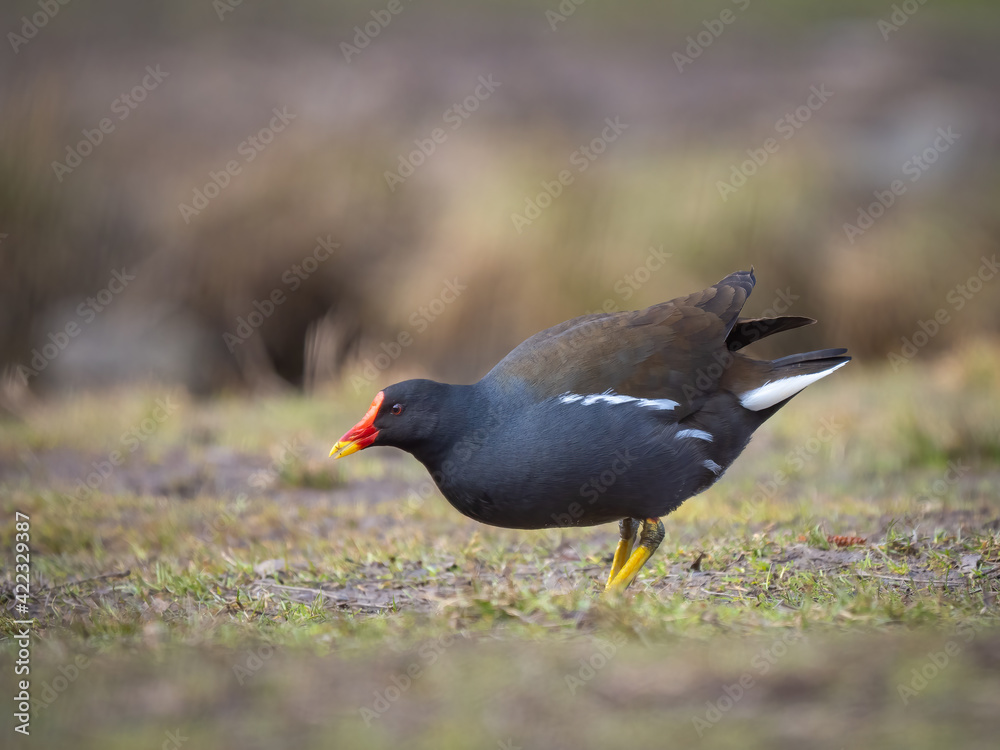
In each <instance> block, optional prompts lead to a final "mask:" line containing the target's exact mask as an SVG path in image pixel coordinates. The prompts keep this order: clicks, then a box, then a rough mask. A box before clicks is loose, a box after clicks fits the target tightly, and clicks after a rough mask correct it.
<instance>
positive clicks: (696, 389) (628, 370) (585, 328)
mask: <svg viewBox="0 0 1000 750" xmlns="http://www.w3.org/2000/svg"><path fill="white" fill-rule="evenodd" d="M754 282H755V278H754V275H753V271H752V270H750V271H739V272H737V273H733V274H730V275H729V276H727V277H726V278H724V279H723V280H722V281H720V282H719V283H718V284H715V285H714V286H710V287H708V288H707V289H704V290H702V291H700V292H695V293H694V294H690V295H688V296H687V297H680V298H678V299H675V300H671V301H669V302H662V303H660V304H658V305H653V306H652V307H648V308H646V309H645V310H636V311H631V312H620V313H608V314H600V313H599V314H595V315H585V316H583V317H579V318H574V319H573V320H568V321H566V322H565V323H560V324H559V325H557V326H554V327H552V328H548V329H546V330H544V331H541V332H540V333H537V334H535V335H534V336H532V337H531V338H529V339H527V340H526V341H524V342H523V343H521V344H520V345H519V346H517V347H516V348H515V349H514V350H513V351H511V352H510V353H509V354H508V355H507V356H506V357H504V358H503V359H502V360H501V361H500V362H499V363H498V364H497V365H496V367H494V368H493V370H492V371H491V372H490V373H489V375H487V378H493V379H494V381H495V382H497V383H498V384H500V385H501V386H510V387H516V388H518V389H519V390H526V391H527V392H528V393H529V394H530V395H531V397H532V398H533V399H534V400H538V401H541V400H544V399H546V398H550V397H552V396H558V395H561V394H564V393H577V394H599V393H605V392H608V391H611V392H614V393H618V394H622V395H628V396H633V397H636V398H644V399H670V400H672V401H676V402H677V403H678V404H680V405H682V407H681V408H680V409H678V410H677V412H675V413H676V414H677V416H678V417H680V416H681V415H682V414H685V413H689V412H690V411H691V410H693V409H695V408H697V406H698V405H699V404H700V403H701V402H702V401H703V400H704V398H705V397H707V396H708V395H710V394H711V393H712V392H714V390H715V388H716V386H717V385H718V381H719V378H720V377H721V376H722V373H723V371H724V369H725V367H726V361H725V357H726V337H727V336H728V335H729V333H730V331H731V330H732V328H733V326H734V325H735V323H736V320H737V316H738V315H739V313H740V310H741V309H742V308H743V304H744V303H745V302H746V299H747V297H748V296H749V295H750V292H751V291H752V290H753V286H754Z"/></svg>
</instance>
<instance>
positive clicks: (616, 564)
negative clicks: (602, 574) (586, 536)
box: [605, 518, 639, 588]
mask: <svg viewBox="0 0 1000 750" xmlns="http://www.w3.org/2000/svg"><path fill="white" fill-rule="evenodd" d="M638 525H639V522H638V521H637V520H635V519H634V518H623V519H622V520H621V521H619V522H618V533H619V534H620V535H621V539H619V540H618V547H617V549H615V559H614V561H613V562H612V563H611V572H610V573H608V582H607V584H605V588H607V587H608V586H610V585H611V582H612V581H613V580H615V576H616V575H618V571H619V570H621V569H622V566H623V565H624V564H625V561H626V560H628V558H629V555H631V554H632V545H633V544H635V532H636V531H637V528H636V527H637V526H638Z"/></svg>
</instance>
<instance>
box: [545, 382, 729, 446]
mask: <svg viewBox="0 0 1000 750" xmlns="http://www.w3.org/2000/svg"><path fill="white" fill-rule="evenodd" d="M559 403H561V404H576V403H581V404H582V405H583V406H593V405H594V404H612V405H613V404H635V405H636V406H642V407H645V408H647V409H675V408H677V406H678V403H677V402H676V401H672V400H671V399H669V398H636V397H635V396H624V395H622V394H620V393H612V392H611V391H608V392H607V393H594V394H591V395H589V396H581V395H580V394H579V393H564V394H562V395H561V396H559ZM706 434H707V433H706ZM709 439H711V438H709Z"/></svg>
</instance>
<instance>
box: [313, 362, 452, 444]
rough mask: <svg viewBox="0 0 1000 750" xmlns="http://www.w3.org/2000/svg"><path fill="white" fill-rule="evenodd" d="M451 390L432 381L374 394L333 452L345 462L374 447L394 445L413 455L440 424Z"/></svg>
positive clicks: (399, 385)
mask: <svg viewBox="0 0 1000 750" xmlns="http://www.w3.org/2000/svg"><path fill="white" fill-rule="evenodd" d="M447 387H448V386H445V385H444V384H442V383H436V382H434V381H433V380H404V381H403V382H402V383H396V384H395V385H390V386H389V387H388V388H384V389H382V390H381V391H379V392H378V393H377V394H375V399H374V400H373V401H372V403H371V406H369V407H368V411H367V412H366V413H365V416H364V417H362V418H361V421H360V422H358V423H357V424H356V425H354V427H352V428H351V429H349V430H348V431H347V432H346V433H345V434H344V436H343V437H342V438H340V440H338V441H337V443H336V445H334V446H333V450H331V451H330V455H331V456H333V457H334V458H343V457H344V456H349V455H351V454H352V453H356V452H357V451H360V450H363V449H365V448H367V447H369V446H371V445H391V446H394V447H396V448H402V449H403V450H407V451H410V452H413V448H415V447H417V446H418V445H420V444H421V443H422V442H423V441H425V440H426V439H427V438H428V437H429V436H430V435H432V434H433V433H434V429H435V428H436V427H437V424H438V417H439V414H440V410H441V405H442V401H443V400H444V399H445V391H446V389H447Z"/></svg>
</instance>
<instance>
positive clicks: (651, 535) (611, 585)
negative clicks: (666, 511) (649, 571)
mask: <svg viewBox="0 0 1000 750" xmlns="http://www.w3.org/2000/svg"><path fill="white" fill-rule="evenodd" d="M663 534H664V531H663V523H662V522H661V521H660V519H659V518H647V519H646V520H645V521H643V522H642V533H641V534H640V535H639V546H638V547H636V549H635V551H634V552H633V553H632V555H631V556H630V557H629V558H628V562H626V563H625V564H624V565H623V566H622V568H621V569H620V570H619V571H618V574H617V575H616V576H615V577H614V578H613V579H612V580H610V581H609V582H608V585H607V586H606V587H605V589H604V591H605V593H608V592H616V593H620V592H622V591H624V590H625V589H627V588H628V587H629V586H630V585H631V584H632V581H634V580H635V577H636V576H637V575H638V574H639V571H640V570H641V569H642V566H643V565H645V564H646V561H647V560H648V559H649V558H650V557H652V556H653V553H654V552H656V548H657V547H659V546H660V542H662V541H663ZM617 558H618V555H617V554H616V555H615V559H616V561H617Z"/></svg>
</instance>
